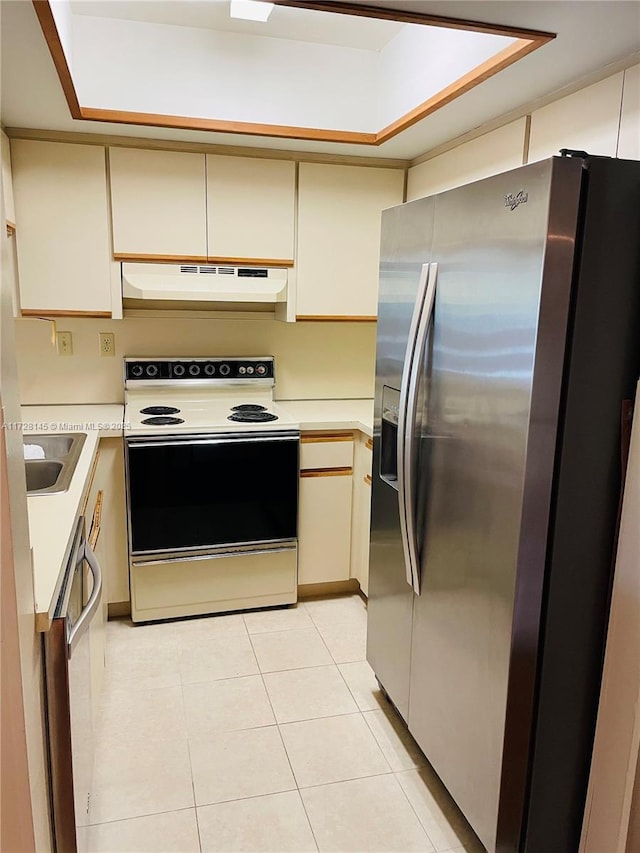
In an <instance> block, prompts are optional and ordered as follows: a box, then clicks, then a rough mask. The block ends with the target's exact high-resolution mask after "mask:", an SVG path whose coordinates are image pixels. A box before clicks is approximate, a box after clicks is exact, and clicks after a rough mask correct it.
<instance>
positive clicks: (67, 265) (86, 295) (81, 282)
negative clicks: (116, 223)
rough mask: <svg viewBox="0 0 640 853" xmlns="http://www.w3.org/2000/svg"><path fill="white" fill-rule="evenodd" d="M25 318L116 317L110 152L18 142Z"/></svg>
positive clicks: (14, 156) (14, 147)
mask: <svg viewBox="0 0 640 853" xmlns="http://www.w3.org/2000/svg"><path fill="white" fill-rule="evenodd" d="M11 165H12V172H13V189H14V196H15V210H16V214H15V215H16V241H17V252H18V274H19V279H20V302H21V308H22V312H23V313H43V314H46V313H61V314H67V313H86V314H92V313H99V314H106V315H109V314H110V313H111V279H110V272H111V270H110V252H109V214H108V203H107V178H106V163H105V150H104V148H102V147H100V146H98V145H74V144H68V143H62V142H37V141H34V140H25V139H13V140H12V141H11Z"/></svg>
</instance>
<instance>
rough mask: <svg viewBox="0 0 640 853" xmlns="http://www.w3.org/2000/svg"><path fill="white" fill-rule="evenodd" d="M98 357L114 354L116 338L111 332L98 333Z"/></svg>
mask: <svg viewBox="0 0 640 853" xmlns="http://www.w3.org/2000/svg"><path fill="white" fill-rule="evenodd" d="M98 337H99V339H100V355H115V354H116V336H115V335H114V334H113V332H99V334H98Z"/></svg>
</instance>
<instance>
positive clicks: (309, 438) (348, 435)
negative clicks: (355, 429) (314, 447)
mask: <svg viewBox="0 0 640 853" xmlns="http://www.w3.org/2000/svg"><path fill="white" fill-rule="evenodd" d="M324 441H353V433H352V432H317V433H306V432H305V433H303V434H302V436H301V437H300V444H319V443H320V442H324Z"/></svg>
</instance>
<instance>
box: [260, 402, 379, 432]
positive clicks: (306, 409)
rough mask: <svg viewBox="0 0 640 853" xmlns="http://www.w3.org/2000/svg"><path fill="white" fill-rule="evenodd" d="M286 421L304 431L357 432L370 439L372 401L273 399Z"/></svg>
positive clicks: (371, 430)
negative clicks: (285, 414) (354, 430)
mask: <svg viewBox="0 0 640 853" xmlns="http://www.w3.org/2000/svg"><path fill="white" fill-rule="evenodd" d="M276 402H277V404H278V408H279V409H282V410H284V411H286V412H287V414H288V416H289V420H292V421H295V422H296V423H298V424H299V425H300V429H301V430H302V431H305V430H318V429H329V430H340V429H357V430H360V431H361V432H363V433H365V435H368V436H369V438H371V437H372V436H373V400H277V401H276Z"/></svg>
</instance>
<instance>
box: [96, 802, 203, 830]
mask: <svg viewBox="0 0 640 853" xmlns="http://www.w3.org/2000/svg"><path fill="white" fill-rule="evenodd" d="M191 811H195V808H194V806H186V807H185V808H183V809H165V811H162V812H147V813H145V814H137V815H133V816H132V817H116V818H114V819H113V820H101V821H100V822H99V823H88V824H87V826H108V825H109V824H111V823H123V822H124V821H125V820H144V818H145V817H158V816H159V815H163V814H179V813H180V812H191Z"/></svg>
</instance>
